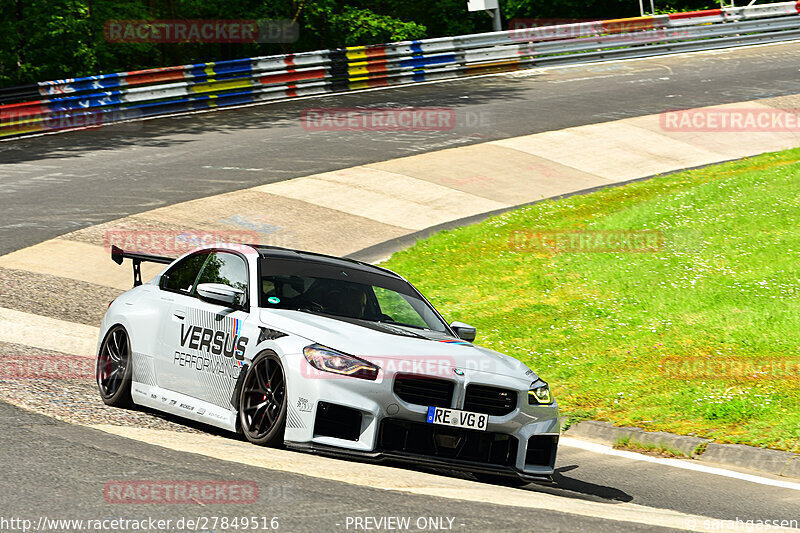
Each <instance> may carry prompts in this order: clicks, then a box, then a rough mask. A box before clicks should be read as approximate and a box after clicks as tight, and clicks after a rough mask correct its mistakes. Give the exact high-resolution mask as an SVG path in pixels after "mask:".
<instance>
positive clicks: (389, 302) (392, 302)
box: [373, 287, 428, 328]
mask: <svg viewBox="0 0 800 533" xmlns="http://www.w3.org/2000/svg"><path fill="white" fill-rule="evenodd" d="M373 291H374V292H375V298H377V299H378V305H379V306H380V312H381V314H382V315H384V317H385V318H386V319H388V320H391V321H393V322H400V323H403V324H408V325H410V326H420V327H423V328H424V327H427V326H428V324H426V323H425V320H423V319H422V317H421V316H420V315H419V313H418V312H417V311H416V310H415V309H414V307H412V305H411V303H409V301H408V298H409V297H408V296H405V295H402V294H400V293H399V292H395V291H392V290H389V289H384V288H383V287H373Z"/></svg>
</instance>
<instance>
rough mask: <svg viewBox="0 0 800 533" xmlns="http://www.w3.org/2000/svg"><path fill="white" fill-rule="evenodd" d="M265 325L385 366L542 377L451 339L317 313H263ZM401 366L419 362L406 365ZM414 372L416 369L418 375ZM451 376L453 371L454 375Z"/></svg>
mask: <svg viewBox="0 0 800 533" xmlns="http://www.w3.org/2000/svg"><path fill="white" fill-rule="evenodd" d="M260 318H261V322H263V323H264V325H265V326H267V327H270V328H274V329H277V330H280V331H282V332H284V333H290V334H292V335H297V336H300V337H303V338H305V339H308V340H309V341H310V342H313V343H318V344H321V345H323V346H326V347H328V348H333V349H335V350H338V351H341V352H344V353H347V354H350V355H355V356H358V357H361V358H362V359H366V360H368V361H370V362H373V363H375V364H377V365H378V366H380V367H382V368H387V366H389V367H391V366H392V365H394V367H395V368H398V369H403V368H411V369H422V370H421V371H420V372H419V373H435V372H437V371H436V370H433V371H432V372H428V371H425V369H428V370H431V366H445V367H448V369H449V368H460V369H465V370H473V371H480V372H486V373H489V374H499V375H504V376H512V377H516V378H520V379H524V380H530V381H535V380H536V379H537V376H536V374H535V373H533V371H531V370H530V369H528V367H527V366H525V365H524V364H523V363H522V362H520V361H519V360H517V359H514V358H513V357H510V356H508V355H505V354H502V353H500V352H496V351H494V350H489V349H488V348H483V347H480V346H476V345H474V344H472V343H468V342H465V341H462V340H460V339H456V338H454V337H451V336H450V335H447V334H444V333H439V332H434V331H424V330H419V331H417V330H410V331H406V330H404V328H397V327H393V326H391V325H389V324H386V325H381V324H365V325H361V324H357V323H351V322H347V321H345V320H341V319H337V318H330V317H327V316H322V315H318V314H313V313H306V312H301V311H290V310H284V309H270V310H268V311H267V310H262V311H261V314H260ZM401 362H411V363H417V364H416V365H411V366H409V365H403V364H400V363H401ZM413 371H414V370H412V372H413ZM448 375H449V372H448Z"/></svg>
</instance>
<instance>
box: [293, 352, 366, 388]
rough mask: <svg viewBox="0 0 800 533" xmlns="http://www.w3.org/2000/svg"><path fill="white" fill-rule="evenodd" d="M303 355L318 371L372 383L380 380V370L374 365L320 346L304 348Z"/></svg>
mask: <svg viewBox="0 0 800 533" xmlns="http://www.w3.org/2000/svg"><path fill="white" fill-rule="evenodd" d="M303 355H304V356H305V357H306V361H308V364H310V365H311V366H313V367H314V368H316V369H317V370H322V371H324V372H333V373H334V374H342V375H343V376H351V377H354V378H360V379H368V380H370V381H375V380H376V379H377V378H378V370H380V369H379V368H378V367H377V366H375V365H373V364H372V363H368V362H367V361H364V360H363V359H359V358H358V357H354V356H352V355H347V354H346V353H342V352H337V351H336V350H333V349H331V348H326V347H325V346H322V345H320V344H312V345H311V346H306V347H305V348H303Z"/></svg>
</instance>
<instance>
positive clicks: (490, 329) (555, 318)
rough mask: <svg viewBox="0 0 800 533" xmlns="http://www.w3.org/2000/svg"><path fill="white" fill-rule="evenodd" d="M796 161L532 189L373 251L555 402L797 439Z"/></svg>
mask: <svg viewBox="0 0 800 533" xmlns="http://www.w3.org/2000/svg"><path fill="white" fill-rule="evenodd" d="M798 161H800V149H794V150H789V151H785V152H776V153H771V154H765V155H762V156H758V157H754V158H748V159H744V160H741V161H736V162H731V163H725V164H721V165H717V166H713V167H707V168H704V169H699V170H692V171H687V172H682V173H679V174H672V175H667V176H661V177H656V178H653V179H650V180H647V181H642V182H636V183H631V184H628V185H625V186H621V187H616V188H611V189H606V190H603V191H598V192H594V193H592V194H588V195H585V196H573V197H570V198H565V199H560V200H553V201H545V202H542V203H539V204H536V205H533V206H529V207H524V208H521V209H517V210H514V211H511V212H508V213H505V214H503V215H500V216H496V217H493V218H491V219H489V220H487V221H485V222H483V223H481V224H476V225H473V226H467V227H463V228H458V229H456V230H453V231H445V232H441V233H438V234H436V235H434V236H432V237H431V238H429V239H426V240H424V241H420V242H418V243H417V244H416V245H415V246H413V247H411V248H410V249H408V250H405V251H402V252H398V253H396V254H394V255H393V256H392V257H391V259H390V260H389V261H387V262H386V263H385V264H384V265H385V266H387V267H388V268H391V269H393V270H396V271H398V272H401V273H402V274H403V275H404V276H406V277H407V278H408V279H409V280H410V281H412V282H413V283H414V284H416V285H417V286H418V287H419V288H420V290H421V291H422V292H423V293H424V294H426V295H427V296H428V297H429V299H430V300H431V301H432V302H433V303H434V305H436V306H437V307H438V308H439V309H440V310H441V311H442V313H443V314H444V315H445V316H446V317H448V318H449V319H451V320H461V321H464V322H468V323H470V324H472V325H474V326H476V327H477V328H478V340H477V342H478V343H479V344H482V345H484V346H486V347H489V348H492V349H495V350H498V351H501V352H504V353H508V354H509V355H512V356H514V357H516V358H518V359H520V360H522V361H523V362H525V363H526V364H527V365H528V366H530V367H531V368H533V369H534V370H535V371H536V372H537V373H538V374H539V375H540V376H542V377H543V378H544V379H546V380H547V381H549V382H550V383H551V385H552V386H553V389H554V392H555V395H556V398H557V399H558V400H559V403H560V405H561V407H562V410H563V411H564V415H565V416H567V417H572V418H575V419H586V418H594V419H597V420H607V421H611V422H614V423H617V424H621V425H633V426H638V427H641V428H643V429H647V430H663V431H670V432H675V433H679V434H684V435H696V436H703V437H709V438H712V439H715V440H716V441H718V442H731V443H742V444H749V445H753V446H761V447H770V448H775V449H781V450H789V451H794V452H800V385H799V383H798V379H799V378H800V376H798V373H799V372H800V283H798V279H799V278H800V163H799V162H798ZM620 238H622V244H621V241H620V240H619V239H620Z"/></svg>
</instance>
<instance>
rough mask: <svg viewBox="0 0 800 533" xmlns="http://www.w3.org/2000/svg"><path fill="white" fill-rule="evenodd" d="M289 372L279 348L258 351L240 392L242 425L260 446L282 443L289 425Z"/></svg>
mask: <svg viewBox="0 0 800 533" xmlns="http://www.w3.org/2000/svg"><path fill="white" fill-rule="evenodd" d="M286 403H287V400H286V373H285V372H284V370H283V365H282V364H281V361H280V359H279V358H278V355H277V354H276V353H275V352H264V353H262V354H260V355H258V356H257V357H256V358H255V359H254V360H253V364H251V365H250V367H249V368H248V370H247V374H246V375H245V377H244V381H243V382H242V388H241V390H240V392H239V426H240V427H241V430H242V433H243V434H244V436H245V438H246V439H247V440H249V441H250V442H252V443H253V444H258V445H260V446H280V445H281V444H283V434H284V430H285V429H286Z"/></svg>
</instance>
